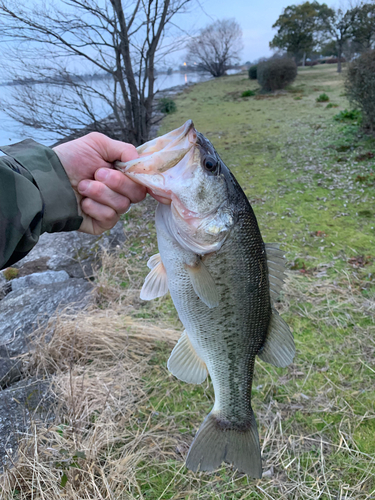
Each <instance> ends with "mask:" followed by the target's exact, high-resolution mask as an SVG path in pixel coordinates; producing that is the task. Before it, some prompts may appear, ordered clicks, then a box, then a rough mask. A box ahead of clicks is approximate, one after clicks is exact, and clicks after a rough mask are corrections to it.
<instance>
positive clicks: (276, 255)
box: [264, 243, 285, 302]
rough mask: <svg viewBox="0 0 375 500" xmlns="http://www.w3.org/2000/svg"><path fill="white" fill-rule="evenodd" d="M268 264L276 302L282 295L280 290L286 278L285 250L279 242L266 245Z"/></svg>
mask: <svg viewBox="0 0 375 500" xmlns="http://www.w3.org/2000/svg"><path fill="white" fill-rule="evenodd" d="M264 246H265V250H266V255H267V265H268V279H269V283H270V295H271V299H272V301H273V302H275V301H276V300H277V299H278V298H279V295H280V290H281V288H282V286H283V283H284V279H285V274H284V271H285V259H284V252H283V251H282V250H280V249H279V245H278V244H277V243H266V244H265V245H264Z"/></svg>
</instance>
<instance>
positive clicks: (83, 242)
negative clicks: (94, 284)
mask: <svg viewBox="0 0 375 500" xmlns="http://www.w3.org/2000/svg"><path fill="white" fill-rule="evenodd" d="M123 228H124V225H123V222H121V221H120V222H118V223H117V224H116V225H115V227H114V228H112V229H111V230H110V231H106V232H105V233H104V234H102V235H101V236H92V235H90V234H85V233H79V232H78V231H71V232H67V233H52V234H50V233H44V234H42V236H41V237H40V238H39V241H38V243H37V244H36V245H35V247H34V248H33V249H32V250H31V252H30V253H29V254H28V255H27V256H26V257H25V258H24V259H22V260H20V261H19V262H18V263H17V264H16V266H15V267H18V268H20V274H21V276H22V275H23V274H31V273H35V272H36V271H44V270H47V269H48V270H51V271H61V270H64V271H66V272H67V273H68V274H69V276H70V277H72V278H83V277H91V276H92V275H93V269H94V267H95V266H96V265H99V261H98V251H100V250H102V249H106V250H110V249H112V248H115V247H116V246H119V245H122V244H123V243H124V241H125V233H124V229H123ZM33 265H35V269H33ZM23 270H25V271H26V272H25V273H23Z"/></svg>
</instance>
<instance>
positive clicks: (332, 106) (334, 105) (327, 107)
mask: <svg viewBox="0 0 375 500" xmlns="http://www.w3.org/2000/svg"><path fill="white" fill-rule="evenodd" d="M338 107H339V105H338V104H333V102H330V103H329V104H327V106H326V109H331V108H338Z"/></svg>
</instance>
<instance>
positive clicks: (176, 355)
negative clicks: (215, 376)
mask: <svg viewBox="0 0 375 500" xmlns="http://www.w3.org/2000/svg"><path fill="white" fill-rule="evenodd" d="M167 366H168V370H169V371H170V372H171V373H172V374H173V375H174V376H175V377H177V378H178V379H180V380H182V381H183V382H187V383H188V384H201V383H202V382H204V381H205V380H206V378H207V368H206V365H205V363H204V361H202V360H201V358H200V357H199V356H198V354H197V353H196V352H195V349H194V347H193V346H192V345H191V342H190V340H189V337H188V336H187V333H186V332H183V334H182V335H181V337H180V340H179V341H178V342H177V344H176V345H175V346H174V349H173V351H172V353H171V355H170V357H169V359H168V364H167Z"/></svg>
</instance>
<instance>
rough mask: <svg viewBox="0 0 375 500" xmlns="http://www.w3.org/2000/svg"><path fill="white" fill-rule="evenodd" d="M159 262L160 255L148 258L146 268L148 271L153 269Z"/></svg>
mask: <svg viewBox="0 0 375 500" xmlns="http://www.w3.org/2000/svg"><path fill="white" fill-rule="evenodd" d="M160 262H161V257H160V253H156V254H155V255H153V256H152V257H150V258H149V259H148V261H147V267H148V268H149V269H154V267H156V266H157V265H158V264H159V263H160Z"/></svg>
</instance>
